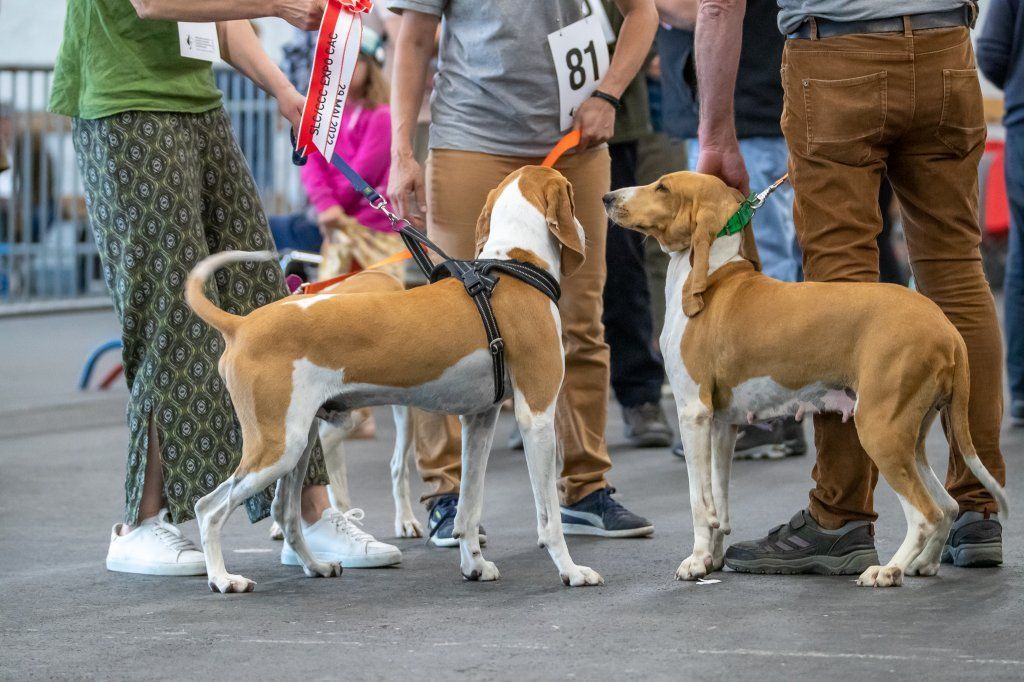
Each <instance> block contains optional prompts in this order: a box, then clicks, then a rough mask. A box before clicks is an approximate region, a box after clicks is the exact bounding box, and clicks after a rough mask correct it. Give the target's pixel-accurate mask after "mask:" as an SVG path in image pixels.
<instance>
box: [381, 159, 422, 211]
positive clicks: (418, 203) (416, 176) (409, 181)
mask: <svg viewBox="0 0 1024 682" xmlns="http://www.w3.org/2000/svg"><path fill="white" fill-rule="evenodd" d="M387 194H388V198H389V199H390V200H391V203H392V204H393V205H394V207H395V211H396V212H397V213H398V215H399V216H401V217H403V218H405V219H407V220H408V221H409V222H410V223H412V224H413V226H415V227H418V228H422V227H423V226H424V217H425V216H426V214H427V198H426V185H425V184H424V181H423V167H422V166H420V164H419V163H417V161H416V159H415V158H413V156H412V155H411V154H393V155H392V156H391V173H390V175H389V177H388V192H387Z"/></svg>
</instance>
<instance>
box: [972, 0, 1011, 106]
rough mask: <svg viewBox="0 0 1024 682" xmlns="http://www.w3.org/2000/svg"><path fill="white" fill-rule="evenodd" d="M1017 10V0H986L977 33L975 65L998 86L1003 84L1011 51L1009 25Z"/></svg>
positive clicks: (1000, 87) (1004, 83)
mask: <svg viewBox="0 0 1024 682" xmlns="http://www.w3.org/2000/svg"><path fill="white" fill-rule="evenodd" d="M1019 11H1020V2H1019V0H990V1H989V3H988V15H987V16H986V18H985V25H984V26H983V27H982V29H981V35H979V36H978V42H977V45H976V57H977V60H978V68H979V69H981V72H982V73H983V74H985V78H988V79H989V80H990V81H992V83H993V85H995V86H996V87H997V88H999V89H1003V88H1004V87H1005V86H1006V75H1007V73H1008V72H1009V70H1010V59H1011V57H1012V55H1013V29H1014V26H1016V24H1017V16H1016V15H1017V12H1019Z"/></svg>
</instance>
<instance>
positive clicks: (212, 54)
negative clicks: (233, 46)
mask: <svg viewBox="0 0 1024 682" xmlns="http://www.w3.org/2000/svg"><path fill="white" fill-rule="evenodd" d="M178 46H179V47H180V48H181V56H182V57H188V58H189V59H202V60H204V61H208V62H215V61H217V60H218V59H220V42H219V41H218V40H217V24H215V23H213V22H195V21H179V22H178Z"/></svg>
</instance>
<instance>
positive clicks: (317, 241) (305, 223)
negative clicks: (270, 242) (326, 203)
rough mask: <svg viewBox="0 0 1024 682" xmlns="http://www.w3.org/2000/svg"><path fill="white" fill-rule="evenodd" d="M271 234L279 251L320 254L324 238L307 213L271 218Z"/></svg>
mask: <svg viewBox="0 0 1024 682" xmlns="http://www.w3.org/2000/svg"><path fill="white" fill-rule="evenodd" d="M269 222H270V233H271V234H272V235H274V244H275V245H276V246H277V250H278V251H282V252H283V251H311V252H313V253H319V251H320V245H321V244H323V241H324V238H323V237H322V236H321V235H320V229H319V228H318V227H317V226H316V223H314V222H313V221H312V220H310V219H309V218H307V217H306V214H305V213H293V214H291V215H275V216H270V220H269Z"/></svg>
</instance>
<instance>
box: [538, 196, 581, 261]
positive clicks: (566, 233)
mask: <svg viewBox="0 0 1024 682" xmlns="http://www.w3.org/2000/svg"><path fill="white" fill-rule="evenodd" d="M544 198H545V201H546V203H547V216H546V218H547V222H548V229H550V230H551V232H553V233H554V235H555V237H557V238H558V241H559V242H561V243H562V277H568V276H569V275H571V274H573V273H574V272H576V271H577V270H579V269H580V267H582V266H583V261H584V259H585V258H586V255H585V253H584V244H583V242H582V241H581V237H580V235H581V234H582V232H583V230H582V229H580V228H579V226H578V222H577V220H576V203H575V201H574V200H573V195H572V185H571V184H569V181H568V180H566V179H565V178H564V177H559V178H558V180H557V182H549V183H547V191H546V196H545V197H544Z"/></svg>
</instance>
